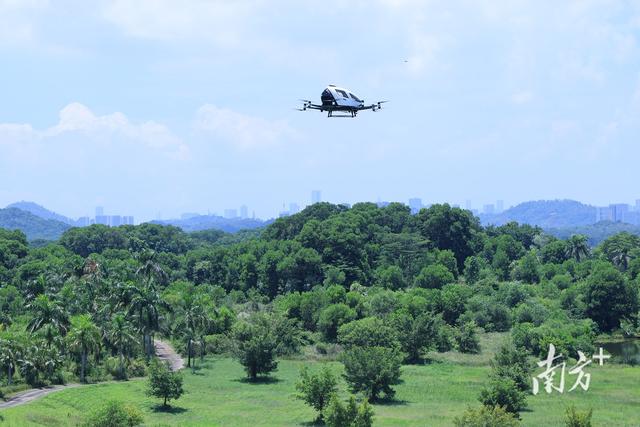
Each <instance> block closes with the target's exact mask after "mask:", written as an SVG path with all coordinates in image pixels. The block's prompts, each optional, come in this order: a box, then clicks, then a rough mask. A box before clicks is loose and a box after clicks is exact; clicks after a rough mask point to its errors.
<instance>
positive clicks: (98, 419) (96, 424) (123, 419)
mask: <svg viewBox="0 0 640 427" xmlns="http://www.w3.org/2000/svg"><path fill="white" fill-rule="evenodd" d="M143 420H144V419H143V417H142V413H141V412H140V410H138V409H137V408H136V407H134V406H131V405H125V404H123V403H122V402H118V401H115V400H112V401H109V402H107V404H106V405H104V406H103V407H101V408H98V409H97V410H96V411H94V412H93V413H92V414H91V415H89V417H88V419H87V420H86V422H85V424H84V425H85V426H87V427H133V426H137V425H140V424H142V422H143Z"/></svg>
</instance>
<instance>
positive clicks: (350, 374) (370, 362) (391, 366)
mask: <svg viewBox="0 0 640 427" xmlns="http://www.w3.org/2000/svg"><path fill="white" fill-rule="evenodd" d="M403 358H404V355H403V354H402V353H401V352H400V350H398V349H397V348H387V347H353V348H351V349H349V350H347V351H345V352H344V353H343V355H342V361H343V363H344V370H345V373H344V378H345V380H346V381H347V383H348V384H349V387H350V388H351V391H352V392H354V393H358V392H362V393H363V394H364V395H365V396H366V398H367V399H368V400H374V399H377V398H378V396H379V395H380V393H384V394H385V396H386V397H388V398H392V397H393V395H394V394H395V391H394V390H393V389H392V388H391V386H392V385H394V384H398V382H399V381H400V365H401V363H402V360H403Z"/></svg>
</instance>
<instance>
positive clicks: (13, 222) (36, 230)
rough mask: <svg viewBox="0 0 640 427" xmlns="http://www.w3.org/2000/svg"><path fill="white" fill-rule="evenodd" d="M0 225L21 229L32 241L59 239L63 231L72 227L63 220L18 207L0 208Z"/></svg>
mask: <svg viewBox="0 0 640 427" xmlns="http://www.w3.org/2000/svg"><path fill="white" fill-rule="evenodd" d="M0 227H2V228H7V229H9V230H15V229H18V230H21V231H22V232H23V233H24V234H25V235H26V236H27V239H28V240H30V241H33V240H38V239H43V240H58V239H59V238H60V236H62V233H64V232H65V231H66V230H67V229H69V228H71V226H70V225H69V224H66V223H64V222H62V221H57V220H55V219H47V218H42V217H40V216H38V215H34V214H33V213H31V212H28V211H23V210H22V209H18V208H6V209H0Z"/></svg>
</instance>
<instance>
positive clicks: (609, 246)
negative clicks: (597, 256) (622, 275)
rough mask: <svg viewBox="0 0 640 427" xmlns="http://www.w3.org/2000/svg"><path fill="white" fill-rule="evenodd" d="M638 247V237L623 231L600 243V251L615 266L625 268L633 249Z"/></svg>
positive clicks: (639, 243) (639, 245)
mask: <svg viewBox="0 0 640 427" xmlns="http://www.w3.org/2000/svg"><path fill="white" fill-rule="evenodd" d="M638 247H640V238H638V236H635V235H632V234H630V233H627V232H625V231H623V232H622V233H618V234H616V235H615V236H611V237H609V238H608V239H607V240H605V241H604V242H603V243H602V246H601V248H602V252H603V253H604V255H605V256H606V257H607V259H608V260H609V261H611V262H612V263H613V264H614V265H615V266H616V267H618V268H619V269H621V270H623V271H624V270H626V269H627V268H628V267H629V261H631V258H632V252H633V251H634V249H636V248H638Z"/></svg>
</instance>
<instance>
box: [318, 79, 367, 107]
mask: <svg viewBox="0 0 640 427" xmlns="http://www.w3.org/2000/svg"><path fill="white" fill-rule="evenodd" d="M321 99H322V105H323V106H330V105H333V106H337V107H345V108H344V109H345V110H349V109H351V108H359V107H362V106H363V105H364V101H362V100H361V99H359V98H358V97H357V96H356V95H355V94H354V93H353V92H351V91H349V90H348V89H344V88H341V87H337V86H334V85H329V86H327V88H326V89H325V90H324V91H323V92H322V96H321Z"/></svg>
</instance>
